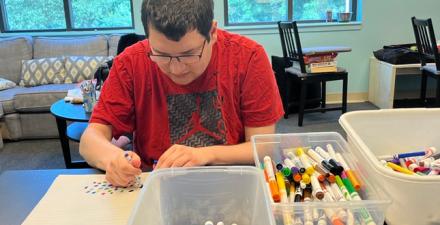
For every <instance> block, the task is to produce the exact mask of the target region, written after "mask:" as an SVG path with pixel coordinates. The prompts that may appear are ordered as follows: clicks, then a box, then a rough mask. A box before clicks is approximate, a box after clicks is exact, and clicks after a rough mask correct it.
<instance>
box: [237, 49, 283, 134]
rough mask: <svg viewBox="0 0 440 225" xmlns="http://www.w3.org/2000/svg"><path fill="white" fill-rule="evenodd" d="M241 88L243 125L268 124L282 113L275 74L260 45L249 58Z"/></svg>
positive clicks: (274, 121)
mask: <svg viewBox="0 0 440 225" xmlns="http://www.w3.org/2000/svg"><path fill="white" fill-rule="evenodd" d="M241 89H242V91H241V111H242V117H243V121H244V125H245V126H247V127H262V126H269V125H272V124H275V123H276V122H277V121H278V120H279V119H280V118H281V117H282V116H283V115H284V111H283V105H282V102H281V97H280V94H279V91H278V86H277V84H276V81H275V76H274V73H273V70H272V67H271V65H270V62H269V59H268V57H267V55H266V52H265V51H264V49H263V48H262V47H261V46H258V48H257V49H256V50H255V52H254V53H253V54H252V56H251V58H250V60H249V63H248V67H247V71H246V75H245V77H244V80H243V83H242V88H241Z"/></svg>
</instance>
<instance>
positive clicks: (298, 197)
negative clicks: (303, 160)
mask: <svg viewBox="0 0 440 225" xmlns="http://www.w3.org/2000/svg"><path fill="white" fill-rule="evenodd" d="M292 186H293V185H292ZM295 186H296V187H295V198H294V202H301V199H302V196H303V189H302V188H301V185H300V184H296V185H295Z"/></svg>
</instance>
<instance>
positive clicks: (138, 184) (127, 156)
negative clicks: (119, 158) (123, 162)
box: [124, 152, 143, 188]
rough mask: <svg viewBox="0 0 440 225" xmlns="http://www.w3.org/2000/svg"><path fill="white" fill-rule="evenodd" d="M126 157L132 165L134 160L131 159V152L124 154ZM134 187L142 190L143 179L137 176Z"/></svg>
mask: <svg viewBox="0 0 440 225" xmlns="http://www.w3.org/2000/svg"><path fill="white" fill-rule="evenodd" d="M124 157H125V159H127V161H128V162H129V163H130V164H131V161H132V159H133V158H132V157H131V155H130V154H129V152H124ZM132 185H133V186H134V187H138V188H142V186H143V185H142V183H141V177H140V176H136V180H135V181H134V183H133V184H132Z"/></svg>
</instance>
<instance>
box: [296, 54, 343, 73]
mask: <svg viewBox="0 0 440 225" xmlns="http://www.w3.org/2000/svg"><path fill="white" fill-rule="evenodd" d="M337 55H338V53H336V52H327V53H319V54H313V55H306V56H304V64H305V65H306V72H307V73H325V72H336V71H337V70H338V68H337V64H336V56H337Z"/></svg>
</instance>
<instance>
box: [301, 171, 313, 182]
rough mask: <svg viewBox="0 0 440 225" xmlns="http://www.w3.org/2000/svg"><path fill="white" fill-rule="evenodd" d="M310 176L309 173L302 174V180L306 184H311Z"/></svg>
mask: <svg viewBox="0 0 440 225" xmlns="http://www.w3.org/2000/svg"><path fill="white" fill-rule="evenodd" d="M310 177H311V176H309V175H308V174H307V173H305V174H303V175H302V176H301V182H304V183H305V184H310V182H311V179H310Z"/></svg>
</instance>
